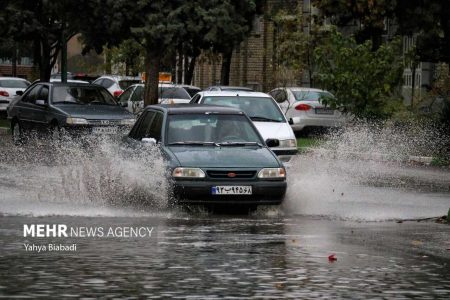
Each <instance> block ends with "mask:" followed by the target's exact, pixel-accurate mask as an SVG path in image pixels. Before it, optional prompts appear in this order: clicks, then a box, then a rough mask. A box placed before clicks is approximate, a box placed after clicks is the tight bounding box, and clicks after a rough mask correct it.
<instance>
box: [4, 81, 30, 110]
mask: <svg viewBox="0 0 450 300" xmlns="http://www.w3.org/2000/svg"><path fill="white" fill-rule="evenodd" d="M29 85H30V82H29V81H28V80H25V79H22V78H18V77H0V112H5V111H6V108H7V107H8V105H9V103H10V102H11V101H12V100H13V99H14V98H15V97H16V93H17V92H23V91H25V89H26V88H27V87H28V86H29Z"/></svg>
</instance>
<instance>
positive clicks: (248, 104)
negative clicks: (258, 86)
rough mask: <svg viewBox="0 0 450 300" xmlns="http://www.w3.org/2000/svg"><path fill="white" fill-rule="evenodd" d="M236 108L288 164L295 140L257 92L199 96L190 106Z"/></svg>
mask: <svg viewBox="0 0 450 300" xmlns="http://www.w3.org/2000/svg"><path fill="white" fill-rule="evenodd" d="M190 103H191V104H206V105H219V106H231V107H236V108H239V109H241V110H242V111H244V112H245V113H246V114H247V115H248V116H249V117H250V119H251V120H252V121H253V123H254V124H255V126H256V128H258V131H259V133H260V134H261V135H262V136H263V138H264V139H277V140H279V141H280V143H279V145H278V146H276V147H272V148H271V149H272V150H273V152H275V153H276V154H277V155H278V156H279V158H280V159H281V160H282V161H284V162H288V161H289V160H290V159H291V157H292V155H294V154H296V153H297V139H296V138H295V135H294V132H293V131H292V129H291V127H290V126H289V123H288V121H287V120H286V118H285V116H284V115H283V113H282V112H281V110H280V108H279V107H278V105H277V103H276V102H275V101H274V100H273V99H272V97H270V96H269V95H267V94H264V93H260V92H246V91H242V92H200V93H198V94H197V95H195V96H194V97H192V100H191V102H190Z"/></svg>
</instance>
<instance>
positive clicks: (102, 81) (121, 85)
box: [92, 75, 142, 97]
mask: <svg viewBox="0 0 450 300" xmlns="http://www.w3.org/2000/svg"><path fill="white" fill-rule="evenodd" d="M141 81H142V80H141V78H140V77H129V76H118V75H104V76H100V77H99V78H97V79H96V80H94V81H93V82H92V84H98V85H101V86H102V87H104V88H105V89H107V90H108V91H109V92H110V93H111V95H113V96H114V97H119V96H120V95H121V94H122V93H123V92H124V91H125V90H126V89H127V88H128V87H129V86H131V85H133V84H136V83H140V82H141Z"/></svg>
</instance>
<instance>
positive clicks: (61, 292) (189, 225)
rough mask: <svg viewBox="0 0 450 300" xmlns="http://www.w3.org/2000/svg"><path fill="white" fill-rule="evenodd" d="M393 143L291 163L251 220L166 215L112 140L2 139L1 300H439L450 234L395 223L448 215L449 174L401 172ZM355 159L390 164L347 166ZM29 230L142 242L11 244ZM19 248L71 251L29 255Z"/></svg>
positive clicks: (348, 141)
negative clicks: (282, 184) (134, 232)
mask: <svg viewBox="0 0 450 300" xmlns="http://www.w3.org/2000/svg"><path fill="white" fill-rule="evenodd" d="M377 132H378V133H379V132H380V130H378V131H377ZM402 134H403V133H402ZM402 134H397V133H391V135H392V138H390V140H392V141H393V142H389V143H388V142H387V141H386V143H385V144H384V145H380V146H379V147H375V146H374V145H378V144H379V143H378V141H379V136H378V137H377V134H372V131H370V130H369V129H368V128H367V127H362V128H360V129H359V130H356V131H353V132H352V130H347V131H345V132H344V133H343V134H342V133H341V134H340V135H336V136H331V137H329V138H328V139H327V141H325V142H324V143H323V144H322V146H321V148H320V149H319V150H317V151H315V152H312V153H309V154H305V155H300V156H298V157H296V158H295V159H294V160H293V161H292V163H291V166H290V167H289V170H288V175H289V178H288V184H289V188H288V194H287V197H286V200H285V203H284V204H283V205H282V206H281V207H280V208H267V207H263V208H260V209H259V210H258V211H257V212H256V213H254V214H252V215H250V216H226V215H212V214H210V213H207V212H204V211H202V210H197V211H195V212H186V211H181V210H179V209H168V208H167V207H166V199H167V197H168V193H169V192H170V191H168V190H167V187H168V186H167V182H166V181H165V179H164V178H165V173H164V172H165V168H164V163H163V160H162V159H161V157H160V155H159V152H158V150H157V149H155V148H147V149H145V151H138V152H137V153H138V154H137V153H136V152H132V151H131V152H130V150H127V149H124V148H123V147H121V146H120V145H121V144H120V142H119V141H117V140H99V141H92V140H90V141H82V142H81V143H80V142H78V141H75V142H74V141H64V142H63V143H57V144H50V145H49V144H48V143H47V142H42V141H33V142H31V143H29V144H27V145H25V146H24V147H20V148H15V147H13V146H12V145H10V144H9V143H8V142H7V141H6V140H5V139H2V138H3V137H0V150H1V151H0V191H1V193H0V298H6V299H9V298H13V297H18V298H27V297H28V298H36V297H40V298H50V297H53V298H58V299H59V298H70V297H73V298H81V297H86V298H89V297H93V298H123V297H126V296H131V297H132V298H133V297H134V298H169V297H171V298H183V299H184V298H193V299H197V298H207V299H211V298H224V297H227V298H255V299H261V298H269V299H273V298H293V299H303V298H308V299H310V298H392V299H394V298H395V299H401V298H418V299H427V298H428V299H436V298H441V299H449V297H450V276H449V275H450V274H449V273H450V266H449V262H450V251H449V250H447V249H450V238H449V237H450V229H449V227H448V226H447V225H444V224H436V223H434V222H433V221H425V222H415V221H414V222H405V220H408V219H423V218H430V217H438V216H442V215H444V214H446V213H447V211H448V209H449V208H450V172H449V171H447V170H444V169H435V168H424V167H418V166H411V165H405V164H404V163H402V161H403V157H404V153H408V151H410V150H408V149H410V148H409V147H411V144H410V143H409V142H408V143H403V144H402V143H400V142H399V141H402V140H405V136H406V137H408V135H407V134H403V135H402ZM415 134H417V133H415ZM363 136H366V137H367V136H369V137H370V138H368V139H367V141H366V140H365V139H364V138H363ZM402 136H403V137H402ZM396 144H397V145H398V146H395V145H396ZM141 150H142V149H141ZM364 151H365V153H369V154H375V153H376V154H379V153H382V154H383V155H387V156H390V157H391V158H393V159H390V160H388V161H386V160H384V159H381V160H380V159H375V160H373V159H368V158H367V156H361V155H356V156H355V155H354V153H362V152H364ZM139 153H140V154H139ZM349 153H353V154H351V155H349ZM415 154H420V153H419V152H418V153H415ZM393 220H404V222H403V223H397V222H395V221H393ZM35 223H44V224H66V225H68V226H87V227H89V226H90V227H95V226H104V227H107V226H116V227H117V226H151V227H153V228H154V234H153V235H152V236H151V237H150V238H117V237H115V238H92V237H91V238H67V239H65V238H60V239H52V238H45V239H43V238H25V237H23V231H22V230H23V225H24V224H35ZM24 243H35V244H39V245H46V244H49V243H63V244H72V243H76V244H77V251H76V252H42V253H35V252H27V251H25V249H24V245H23V244H24ZM331 254H335V255H336V257H337V260H336V261H334V262H330V261H329V260H328V256H329V255H331Z"/></svg>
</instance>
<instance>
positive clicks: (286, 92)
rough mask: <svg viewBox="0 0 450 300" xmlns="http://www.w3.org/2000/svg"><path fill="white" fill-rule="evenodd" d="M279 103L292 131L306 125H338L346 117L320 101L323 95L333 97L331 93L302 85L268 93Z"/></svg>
mask: <svg viewBox="0 0 450 300" xmlns="http://www.w3.org/2000/svg"><path fill="white" fill-rule="evenodd" d="M269 94H270V95H271V96H272V97H273V98H274V99H275V101H277V102H278V104H279V105H280V108H281V110H282V111H283V113H284V114H285V115H286V118H287V119H288V120H292V122H291V123H292V124H291V127H292V129H293V130H294V131H301V130H303V129H304V128H307V127H340V126H342V125H344V123H345V122H346V120H347V118H346V116H345V115H344V114H343V113H341V112H340V111H339V110H337V109H332V108H330V107H326V106H325V105H323V104H322V103H321V98H323V97H334V96H333V95H332V94H331V93H329V92H327V91H324V90H319V89H313V88H303V87H286V88H276V89H274V90H272V91H271V92H270V93H269Z"/></svg>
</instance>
